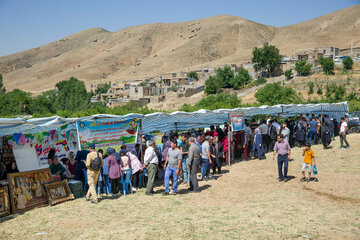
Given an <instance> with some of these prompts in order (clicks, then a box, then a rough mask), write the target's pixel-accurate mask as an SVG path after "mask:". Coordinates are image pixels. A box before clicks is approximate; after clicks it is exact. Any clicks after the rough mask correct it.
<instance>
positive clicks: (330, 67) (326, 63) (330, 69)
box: [319, 57, 335, 75]
mask: <svg viewBox="0 0 360 240" xmlns="http://www.w3.org/2000/svg"><path fill="white" fill-rule="evenodd" d="M319 63H320V64H321V67H322V69H323V72H324V73H325V74H327V75H330V74H334V68H335V64H334V61H333V60H332V58H323V57H321V58H320V60H319Z"/></svg>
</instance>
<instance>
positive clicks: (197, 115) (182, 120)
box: [0, 102, 349, 136]
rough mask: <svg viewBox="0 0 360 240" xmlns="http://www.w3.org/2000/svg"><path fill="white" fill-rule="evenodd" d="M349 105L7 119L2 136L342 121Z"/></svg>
mask: <svg viewBox="0 0 360 240" xmlns="http://www.w3.org/2000/svg"><path fill="white" fill-rule="evenodd" d="M348 111H349V110H348V105H347V102H342V103H331V104H330V103H321V104H290V105H276V106H261V107H249V108H235V109H217V110H214V111H209V110H199V111H196V112H191V113H188V112H173V113H160V112H158V113H151V114H147V115H142V114H134V113H131V114H127V115H124V116H118V115H110V114H97V115H93V116H89V117H84V118H62V117H58V116H54V117H47V118H34V119H29V120H24V119H19V118H16V119H7V118H0V136H5V135H11V134H14V133H38V132H44V131H49V130H52V129H57V128H60V127H61V126H63V125H64V124H67V123H72V122H75V121H86V120H91V119H104V118H116V119H118V120H127V119H134V118H138V119H142V133H143V134H149V133H151V132H153V131H161V132H169V131H185V130H190V129H191V128H203V127H208V126H209V125H220V124H223V123H224V122H227V121H228V116H229V113H244V115H245V117H246V118H251V117H253V116H256V115H272V116H275V117H279V118H282V117H290V116H295V115H299V114H300V113H302V114H305V113H310V114H315V115H319V114H327V115H329V116H330V118H336V119H339V118H340V117H343V116H344V115H346V114H347V113H348Z"/></svg>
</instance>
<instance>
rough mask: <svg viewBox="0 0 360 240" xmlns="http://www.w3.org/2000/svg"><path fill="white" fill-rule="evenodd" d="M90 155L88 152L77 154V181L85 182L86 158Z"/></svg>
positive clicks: (83, 151) (82, 151)
mask: <svg viewBox="0 0 360 240" xmlns="http://www.w3.org/2000/svg"><path fill="white" fill-rule="evenodd" d="M89 153H90V151H88V150H81V151H78V152H77V153H76V157H75V160H76V161H77V162H76V167H75V179H76V180H80V181H82V182H83V183H84V182H85V176H84V171H85V170H86V169H87V168H86V166H85V161H86V156H87V155H88V154H89Z"/></svg>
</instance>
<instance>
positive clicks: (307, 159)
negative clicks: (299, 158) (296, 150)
mask: <svg viewBox="0 0 360 240" xmlns="http://www.w3.org/2000/svg"><path fill="white" fill-rule="evenodd" d="M302 155H303V156H304V163H303V166H302V168H301V171H302V178H301V179H300V180H301V181H307V182H310V178H311V171H312V166H313V164H314V165H315V157H314V151H313V150H312V149H311V143H307V144H305V148H304V150H303V154H302ZM306 170H307V171H308V177H307V178H306V177H305V171H306Z"/></svg>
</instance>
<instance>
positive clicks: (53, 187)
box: [44, 180, 75, 206]
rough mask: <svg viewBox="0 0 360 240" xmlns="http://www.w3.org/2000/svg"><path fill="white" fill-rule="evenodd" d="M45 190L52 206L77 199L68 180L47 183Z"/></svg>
mask: <svg viewBox="0 0 360 240" xmlns="http://www.w3.org/2000/svg"><path fill="white" fill-rule="evenodd" d="M44 189H45V191H46V195H47V198H48V201H49V204H50V205H51V206H52V205H54V204H58V203H61V202H65V201H68V200H73V199H75V197H74V195H73V194H72V192H71V189H70V187H69V183H68V181H67V180H63V181H61V182H53V183H45V184H44Z"/></svg>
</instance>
